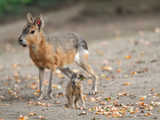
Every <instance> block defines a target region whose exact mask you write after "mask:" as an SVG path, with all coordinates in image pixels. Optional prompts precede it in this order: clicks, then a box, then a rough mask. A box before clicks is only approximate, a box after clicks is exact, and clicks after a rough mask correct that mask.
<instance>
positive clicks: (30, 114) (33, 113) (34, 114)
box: [29, 112, 37, 116]
mask: <svg viewBox="0 0 160 120" xmlns="http://www.w3.org/2000/svg"><path fill="white" fill-rule="evenodd" d="M36 115H37V113H35V112H30V113H29V116H36Z"/></svg>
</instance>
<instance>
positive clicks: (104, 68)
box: [102, 66, 112, 71]
mask: <svg viewBox="0 0 160 120" xmlns="http://www.w3.org/2000/svg"><path fill="white" fill-rule="evenodd" d="M102 70H104V71H112V67H111V66H103V67H102Z"/></svg>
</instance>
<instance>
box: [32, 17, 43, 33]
mask: <svg viewBox="0 0 160 120" xmlns="http://www.w3.org/2000/svg"><path fill="white" fill-rule="evenodd" d="M34 24H35V25H37V26H38V28H39V30H40V29H42V28H43V27H44V19H43V16H42V15H40V16H38V17H36V19H35V21H34Z"/></svg>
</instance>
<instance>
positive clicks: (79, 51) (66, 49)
mask: <svg viewBox="0 0 160 120" xmlns="http://www.w3.org/2000/svg"><path fill="white" fill-rule="evenodd" d="M43 27H44V20H43V18H42V16H38V17H36V18H33V17H32V15H31V14H27V24H26V25H25V27H24V29H23V31H22V33H21V35H20V36H19V43H20V44H21V45H22V46H24V47H26V46H28V47H29V53H30V57H31V59H32V60H33V62H34V63H35V65H36V66H37V67H38V68H39V80H40V81H39V89H40V99H41V98H43V97H44V96H43V94H41V93H43V91H42V90H41V89H42V81H43V79H44V70H45V68H47V69H50V70H51V73H50V79H49V85H48V97H49V96H50V93H51V91H52V90H51V87H52V72H54V71H55V70H56V69H59V70H60V71H61V72H62V73H64V74H65V75H66V76H68V77H70V76H71V75H70V74H72V71H71V70H70V69H69V68H67V69H65V68H64V66H65V65H67V64H72V63H76V64H77V65H78V66H80V67H81V68H82V69H83V70H84V71H85V72H87V73H88V74H89V75H91V76H92V77H93V80H94V82H93V87H92V88H93V89H94V92H97V76H96V75H95V73H94V71H93V70H92V68H91V66H90V65H89V64H88V46H87V42H86V41H85V40H83V39H81V38H80V37H79V35H78V34H76V33H66V34H55V35H54V36H53V38H52V39H48V38H47V37H46V36H45V34H44V32H43Z"/></svg>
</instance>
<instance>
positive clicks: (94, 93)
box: [88, 90, 98, 95]
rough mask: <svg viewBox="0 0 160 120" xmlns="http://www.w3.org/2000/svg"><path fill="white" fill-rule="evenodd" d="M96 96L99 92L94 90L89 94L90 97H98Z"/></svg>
mask: <svg viewBox="0 0 160 120" xmlns="http://www.w3.org/2000/svg"><path fill="white" fill-rule="evenodd" d="M96 94H98V92H97V91H95V90H92V91H90V92H89V93H88V95H96Z"/></svg>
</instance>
